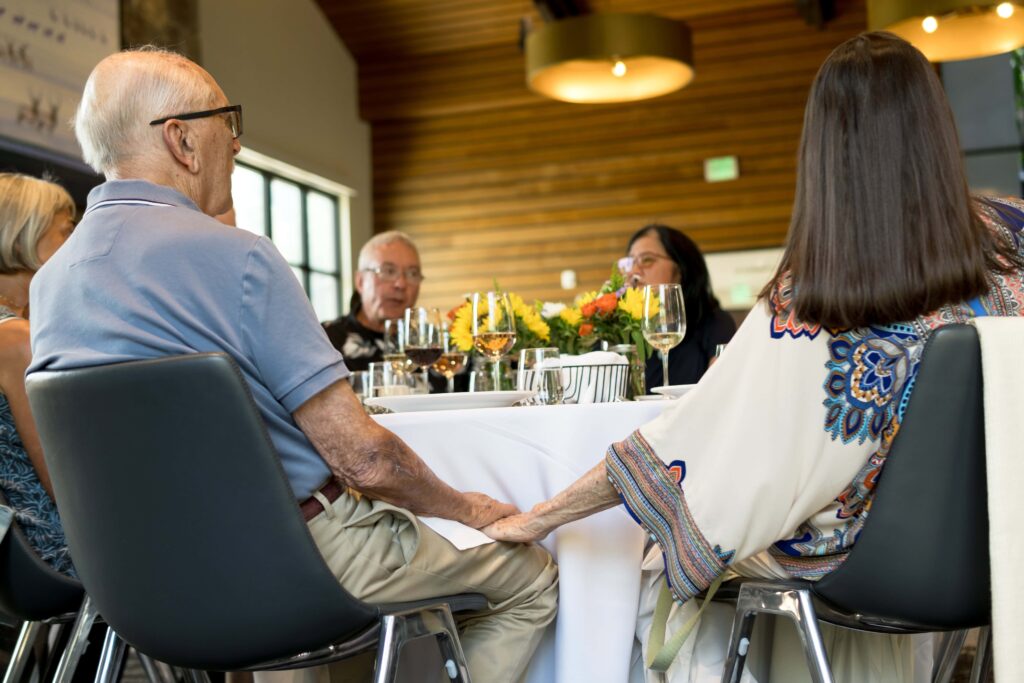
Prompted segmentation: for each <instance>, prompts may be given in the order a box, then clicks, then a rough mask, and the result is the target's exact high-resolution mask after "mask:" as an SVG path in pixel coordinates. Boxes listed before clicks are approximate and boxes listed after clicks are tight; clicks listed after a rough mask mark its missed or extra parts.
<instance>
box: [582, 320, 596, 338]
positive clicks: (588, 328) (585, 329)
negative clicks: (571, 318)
mask: <svg viewBox="0 0 1024 683" xmlns="http://www.w3.org/2000/svg"><path fill="white" fill-rule="evenodd" d="M593 331H594V326H593V325H591V324H590V323H583V324H582V325H580V336H581V337H586V336H587V335H588V334H590V333H591V332H593Z"/></svg>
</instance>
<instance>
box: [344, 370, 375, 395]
mask: <svg viewBox="0 0 1024 683" xmlns="http://www.w3.org/2000/svg"><path fill="white" fill-rule="evenodd" d="M348 383H349V384H351V385H352V393H354V394H355V395H356V396H358V397H359V400H360V401H365V400H366V399H368V398H369V397H370V396H371V394H370V393H369V391H370V384H369V376H368V374H367V372H366V370H356V371H355V372H353V373H352V374H350V375H349V376H348Z"/></svg>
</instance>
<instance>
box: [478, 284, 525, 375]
mask: <svg viewBox="0 0 1024 683" xmlns="http://www.w3.org/2000/svg"><path fill="white" fill-rule="evenodd" d="M512 311H513V309H512V302H511V301H509V298H508V294H505V293H504V292H486V293H480V292H476V293H474V294H473V346H474V347H476V350H477V351H479V352H480V353H482V354H483V355H484V356H486V357H487V358H488V359H489V360H490V361H491V363H492V364H493V366H494V369H493V371H492V372H493V377H494V387H495V390H498V389H500V388H501V367H500V366H499V364H498V363H499V361H500V360H501V357H502V356H503V355H504V354H506V353H508V352H509V351H510V350H511V349H512V347H513V346H514V345H515V343H516V319H515V315H514V314H513V312H512Z"/></svg>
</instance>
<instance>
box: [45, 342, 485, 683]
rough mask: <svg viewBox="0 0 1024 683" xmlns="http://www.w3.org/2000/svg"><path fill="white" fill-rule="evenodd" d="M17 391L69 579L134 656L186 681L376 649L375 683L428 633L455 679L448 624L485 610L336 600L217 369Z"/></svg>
mask: <svg viewBox="0 0 1024 683" xmlns="http://www.w3.org/2000/svg"><path fill="white" fill-rule="evenodd" d="M27 388H28V395H29V399H30V402H31V405H32V412H33V415H34V416H35V418H36V423H37V426H38V428H39V435H40V438H41V440H42V444H43V449H44V452H45V453H46V461H47V465H48V466H49V469H50V474H51V477H52V480H53V485H54V489H55V491H56V494H57V500H58V501H59V502H58V508H59V510H60V513H61V517H62V519H63V520H64V527H65V533H66V534H67V538H68V544H69V547H70V548H71V554H72V557H73V558H74V560H75V567H76V568H77V570H78V573H79V576H80V578H81V580H82V583H83V585H84V586H85V587H86V590H88V592H89V594H90V596H91V598H92V599H93V600H94V601H95V603H96V606H97V607H98V609H99V611H100V612H101V613H102V614H103V616H104V619H105V620H106V621H107V623H108V624H110V625H111V626H112V627H113V628H114V629H115V630H116V631H117V633H118V635H119V636H121V637H122V638H123V639H124V640H125V641H127V642H128V643H130V644H131V645H132V646H134V647H135V648H136V649H138V650H139V651H140V652H143V653H145V654H147V655H149V656H151V657H152V658H153V659H156V660H159V661H162V662H166V663H168V664H170V665H173V666H180V667H186V668H189V669H192V670H196V671H201V670H241V669H250V670H261V669H284V668H298V667H302V666H312V665H316V664H324V663H327V662H331V661H336V660H339V659H343V658H346V657H349V656H352V655H355V654H358V653H362V652H365V651H369V650H372V649H373V648H374V647H377V645H378V642H379V643H380V644H381V645H380V647H379V648H378V654H377V670H376V674H375V680H376V681H381V682H382V681H388V680H392V678H393V676H394V673H395V668H396V667H395V664H396V659H397V653H398V650H399V648H400V646H401V645H402V644H403V643H404V642H405V641H407V640H411V639H413V638H417V637H424V636H433V637H435V638H437V640H438V642H439V645H440V647H441V650H442V655H443V656H442V659H443V661H445V667H446V669H447V672H448V674H449V677H450V678H453V679H456V678H458V679H461V680H468V674H467V672H466V665H465V658H464V656H463V654H462V648H461V645H460V644H459V640H458V635H457V632H456V630H455V625H454V621H453V618H452V615H451V612H453V611H463V610H479V609H483V608H484V607H486V600H485V599H484V598H483V596H479V595H462V596H451V597H439V598H437V599H436V600H429V601H421V602H416V603H409V604H401V605H370V604H367V603H364V602H361V601H359V600H357V599H355V598H354V597H352V596H351V595H350V594H349V593H347V592H346V591H345V590H343V589H342V588H341V586H340V585H339V583H338V581H337V580H336V579H335V577H334V576H333V574H332V573H331V571H330V570H329V569H328V567H327V565H326V564H325V563H324V561H323V558H322V556H321V555H320V553H319V551H318V550H317V548H316V546H315V544H314V543H313V540H312V538H311V537H310V535H309V531H308V530H307V528H306V523H305V521H304V520H303V518H302V516H301V514H300V513H299V508H298V506H297V505H296V501H295V498H294V495H293V494H292V491H291V488H290V487H289V486H288V483H287V481H286V479H285V477H284V473H283V470H282V468H281V464H280V462H279V459H278V456H277V453H276V451H275V449H274V447H273V444H272V443H271V441H270V438H269V436H268V434H267V431H266V428H265V425H264V423H263V421H262V419H261V417H260V414H259V412H258V410H257V408H256V405H255V403H254V401H253V399H252V396H251V394H250V393H249V389H248V386H247V385H246V383H245V381H244V379H243V378H242V375H241V372H240V371H239V370H238V368H237V366H236V365H235V363H234V362H233V361H232V360H231V359H230V358H229V357H228V356H226V355H224V354H195V355H189V356H180V357H173V358H164V359H158V360H151V361H137V362H129V363H122V364H117V365H109V366H99V367H92V368H83V369H78V370H70V371H63V372H52V373H37V374H34V375H32V376H30V377H29V378H28V382H27ZM98 680H99V679H98Z"/></svg>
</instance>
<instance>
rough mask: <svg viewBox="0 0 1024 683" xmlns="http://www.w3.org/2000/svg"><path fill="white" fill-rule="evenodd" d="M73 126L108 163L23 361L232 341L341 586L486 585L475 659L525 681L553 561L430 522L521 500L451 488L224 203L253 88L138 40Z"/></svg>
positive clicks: (482, 674)
mask: <svg viewBox="0 0 1024 683" xmlns="http://www.w3.org/2000/svg"><path fill="white" fill-rule="evenodd" d="M75 132H76V135H77V137H78V140H79V142H80V144H81V146H82V150H83V153H84V157H85V160H86V161H87V162H88V163H89V164H90V165H91V166H92V167H93V168H95V169H96V170H97V171H100V172H102V173H103V174H104V175H105V176H106V178H107V182H105V183H104V184H102V185H100V186H99V187H97V188H96V189H94V190H93V191H92V193H91V194H90V195H89V202H88V208H87V210H86V212H85V215H84V217H83V219H82V221H81V223H79V225H78V228H77V229H76V231H75V233H74V235H73V236H72V238H71V239H70V240H69V241H68V242H67V244H66V245H65V247H64V248H63V249H62V250H61V251H60V252H58V253H57V254H56V256H54V257H53V258H52V259H51V260H50V261H49V262H48V263H47V264H46V265H45V266H44V267H43V268H42V269H41V270H40V272H39V274H38V275H37V276H36V278H35V279H34V280H33V282H32V288H31V298H30V301H31V308H32V313H33V329H32V350H33V359H32V363H31V365H30V367H29V370H28V373H29V374H32V373H33V372H36V371H42V370H64V369H70V368H78V367H83V366H91V365H101V364H106V363H116V362H122V361H129V360H139V359H149V358H157V357H163V356H172V355H178V354H188V353H200V352H211V351H212V352H218V351H219V352H225V353H228V354H230V355H231V356H232V357H233V358H234V360H235V361H236V362H237V363H238V366H239V367H240V368H241V371H242V373H243V375H244V377H245V379H246V381H247V382H248V384H249V387H250V388H251V390H252V393H253V397H254V398H255V400H256V404H257V406H258V408H259V410H260V413H261V415H262V417H263V418H264V421H265V422H266V425H267V429H268V431H269V433H270V436H271V439H272V440H273V442H274V445H275V446H276V447H277V450H278V452H279V454H280V456H281V462H282V465H283V467H284V471H285V474H286V475H287V477H288V480H289V481H290V483H291V486H292V488H293V490H294V492H295V497H296V499H297V501H298V502H299V504H300V507H301V509H302V512H303V514H304V516H305V517H306V519H307V521H308V525H309V531H310V533H311V534H312V536H313V539H314V541H315V542H316V544H317V546H318V547H319V548H320V550H321V552H322V554H323V556H324V558H325V560H326V561H327V564H328V565H329V566H330V567H331V569H332V570H333V571H334V572H335V575H336V576H337V577H338V580H339V582H340V583H341V585H342V586H344V587H345V588H346V589H347V590H348V591H350V592H351V593H353V594H354V595H356V596H357V597H359V598H362V599H364V600H367V601H370V602H395V601H401V600H413V599H418V598H426V597H431V596H436V595H444V594H452V593H460V592H466V591H471V592H479V593H483V594H484V595H486V596H487V598H488V601H489V609H488V610H487V611H485V612H483V613H481V614H480V615H478V616H476V615H474V618H472V619H470V620H468V621H467V624H466V626H465V628H464V630H463V634H462V640H463V645H464V647H465V650H466V655H467V658H468V660H469V668H470V671H471V673H472V674H473V675H474V676H476V677H477V678H478V680H487V681H514V680H518V679H519V678H520V677H521V675H522V673H523V671H524V669H525V666H526V664H527V662H528V660H529V658H530V654H531V653H532V651H533V649H534V648H535V647H536V645H537V642H538V641H539V638H540V635H541V633H542V631H543V629H544V627H545V626H546V625H547V624H548V623H549V622H550V621H551V620H552V618H553V617H554V613H555V608H556V601H557V597H556V592H557V588H556V586H557V570H556V568H555V566H554V563H553V562H552V560H551V557H550V556H549V555H547V553H545V552H544V551H543V550H541V549H539V548H537V547H535V546H526V545H518V544H509V543H495V544H489V545H485V546H480V547H477V548H473V549H470V550H467V551H459V550H457V549H456V548H455V547H454V546H453V545H451V544H450V543H449V542H448V541H446V540H445V539H444V538H442V537H440V536H438V535H437V534H435V533H434V532H433V531H431V530H430V529H429V528H427V527H426V526H423V525H421V524H420V523H419V521H418V520H417V517H416V515H429V516H437V517H445V518H448V519H454V520H457V521H459V522H463V523H465V524H467V525H469V526H472V527H477V528H479V527H482V526H485V525H487V524H489V523H491V522H493V521H494V520H496V519H499V518H501V517H504V516H506V515H508V514H510V513H513V512H514V511H515V510H514V508H513V507H512V506H511V505H507V504H504V503H501V502H498V501H496V500H493V499H492V498H490V497H488V496H486V495H484V494H481V493H464V492H460V491H456V490H455V489H453V488H451V487H450V486H448V485H447V484H445V483H444V482H442V481H441V480H439V479H438V478H437V477H436V476H435V475H434V474H433V472H431V471H430V469H429V468H428V467H427V466H426V465H425V464H424V463H423V461H422V460H420V458H419V457H417V455H416V454H415V453H413V452H412V451H411V450H410V449H409V448H408V446H406V445H405V444H404V443H403V442H402V441H401V440H400V439H399V438H398V437H396V436H395V435H393V434H392V433H390V432H389V431H387V430H386V429H384V428H382V427H380V426H379V425H378V424H377V423H375V422H374V421H372V420H371V419H369V418H368V417H367V416H366V414H365V413H364V412H363V410H362V407H361V406H360V404H359V402H358V400H357V399H356V398H355V396H354V395H353V393H352V391H351V389H350V388H349V386H348V382H347V381H345V378H346V377H347V376H348V373H349V371H348V369H347V368H346V366H345V363H344V361H343V360H342V356H341V355H340V354H339V353H338V351H337V350H336V349H334V348H333V347H332V346H331V344H330V343H329V342H328V340H327V336H326V335H325V334H324V332H323V329H322V328H321V327H320V324H319V323H318V321H317V319H316V316H315V314H314V313H313V310H312V308H311V307H310V305H309V302H308V300H307V299H306V297H305V295H304V293H303V291H302V289H301V287H300V286H299V284H298V282H297V281H296V279H295V277H294V276H293V275H292V273H291V270H290V269H289V267H288V264H287V263H286V262H285V261H284V259H283V258H282V257H281V255H280V254H279V253H278V252H277V249H276V248H275V247H274V246H273V244H272V243H271V242H270V241H268V240H267V239H266V238H264V237H259V236H256V235H253V234H251V233H248V232H245V231H242V230H237V229H234V228H231V227H228V226H225V225H223V224H221V223H219V222H217V221H216V220H214V219H213V218H211V216H215V215H218V214H221V213H224V212H225V211H227V210H228V209H229V208H230V207H231V171H232V167H233V163H234V162H233V159H234V155H235V154H237V153H238V151H239V149H240V146H239V141H238V137H239V136H240V135H241V133H242V112H241V107H240V106H238V105H230V104H229V103H228V100H227V98H226V97H225V95H224V93H223V91H222V90H221V89H220V87H219V86H218V85H217V83H216V82H215V81H214V79H213V77H211V76H210V74H208V73H207V72H206V71H204V70H203V69H201V68H200V67H199V66H198V65H196V64H194V63H192V62H190V61H189V60H187V59H185V58H184V57H181V56H179V55H176V54H173V53H168V52H163V51H158V50H142V51H127V52H122V53H118V54H115V55H111V56H109V57H107V58H105V59H104V60H103V61H101V62H100V63H99V64H98V65H97V66H96V68H95V69H94V70H93V72H92V74H91V75H90V76H89V80H88V82H87V83H86V86H85V92H84V94H83V97H82V102H81V105H80V107H79V111H78V114H77V117H76V120H75ZM242 571H244V568H242Z"/></svg>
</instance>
